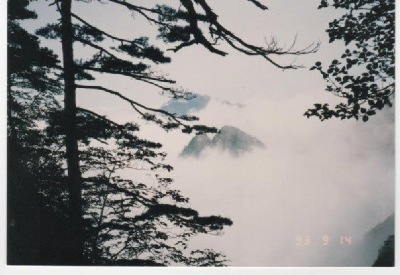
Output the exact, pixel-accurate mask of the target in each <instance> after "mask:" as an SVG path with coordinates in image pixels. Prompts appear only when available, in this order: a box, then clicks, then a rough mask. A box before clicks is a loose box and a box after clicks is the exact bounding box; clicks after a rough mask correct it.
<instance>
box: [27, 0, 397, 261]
mask: <svg viewBox="0 0 400 275" xmlns="http://www.w3.org/2000/svg"><path fill="white" fill-rule="evenodd" d="M41 2H43V1H41ZM102 2H104V3H106V2H107V1H105V0H104V1H102ZM136 2H137V3H139V4H143V5H149V6H152V4H153V3H162V1H143V0H142V1H136ZM164 2H168V3H169V2H173V3H176V1H164ZM263 2H265V3H266V5H267V6H268V7H269V10H268V11H261V10H258V9H257V8H256V7H255V6H253V5H252V4H250V3H249V2H248V1H245V0H230V1H221V0H220V1H209V3H210V5H211V6H212V7H213V8H214V9H215V11H216V13H217V14H219V15H220V20H221V22H222V23H224V24H225V25H226V26H228V27H229V28H230V29H232V30H234V32H235V33H236V34H237V35H239V36H242V37H243V38H244V39H246V40H248V41H251V42H253V43H258V44H262V43H264V40H265V38H267V39H268V38H270V37H272V36H276V37H277V38H278V39H279V40H280V41H281V43H283V44H286V45H290V44H291V42H292V41H293V38H294V37H295V36H296V35H297V47H298V48H301V47H304V46H306V45H308V44H309V43H312V42H317V41H320V42H321V47H320V50H319V51H318V52H317V53H316V54H312V55H309V56H301V57H298V58H297V60H296V63H297V64H303V65H304V66H305V68H304V69H299V70H287V71H282V70H279V69H277V68H276V67H274V66H272V65H271V64H269V63H267V62H265V60H263V59H261V58H256V57H249V56H245V55H242V54H240V53H236V52H234V51H233V50H229V49H228V48H226V49H227V50H228V51H229V55H228V56H227V57H220V56H216V55H213V54H211V53H209V52H208V51H207V50H205V49H204V48H203V47H201V46H194V47H191V48H186V49H184V50H182V51H180V52H178V53H176V54H173V53H170V54H169V55H170V56H171V57H172V63H171V64H168V65H162V66H159V67H156V69H157V70H159V71H160V72H162V73H167V74H169V75H170V77H171V78H173V79H175V80H177V82H178V83H179V84H180V85H181V86H182V87H184V88H187V89H188V90H190V91H193V92H195V93H198V94H201V95H204V96H209V97H210V101H209V103H208V104H207V105H206V107H205V108H204V109H202V110H201V111H199V112H196V113H194V114H196V115H198V116H200V118H201V122H202V123H205V124H208V125H212V126H217V127H221V126H223V125H232V126H235V127H238V128H240V129H242V130H243V131H245V132H247V133H249V134H251V135H253V136H255V137H257V138H258V139H260V140H261V141H262V142H263V143H264V144H266V145H267V148H266V149H265V150H260V151H256V152H253V153H249V154H247V155H245V156H243V157H240V158H232V157H231V156H229V155H225V154H221V153H219V152H213V151H209V152H206V155H205V156H203V157H202V158H200V159H189V160H188V159H181V158H180V157H178V155H179V153H180V151H181V150H182V149H183V147H184V145H186V144H187V143H188V141H189V140H190V138H192V136H188V135H183V134H182V133H180V132H179V131H177V132H173V133H168V134H166V133H164V132H163V131H162V130H161V129H158V128H157V127H156V126H153V125H144V126H143V128H142V134H143V136H144V137H147V138H149V139H153V140H154V141H159V142H161V143H163V144H164V147H165V148H164V149H165V151H166V152H168V153H169V157H168V158H167V161H168V162H169V163H171V164H172V165H173V166H174V167H175V171H174V172H173V176H174V178H175V181H176V182H175V187H176V188H177V189H180V190H182V193H183V194H184V195H187V196H188V197H189V198H190V199H191V206H192V207H193V208H195V209H198V210H199V211H200V213H201V214H203V215H208V214H221V215H223V216H227V217H229V218H231V219H232V220H233V226H232V227H231V228H227V229H226V230H225V233H224V234H223V235H222V236H218V237H210V236H204V237H199V238H197V239H195V240H194V241H193V246H194V247H196V246H201V247H210V248H214V249H217V250H221V251H223V252H224V253H225V254H226V255H227V257H228V258H229V259H230V260H231V263H230V264H231V265H233V266H298V265H320V264H322V263H326V259H323V258H322V257H326V255H328V254H324V253H320V251H319V249H318V248H317V244H316V243H315V242H316V240H317V239H318V241H319V240H320V238H321V237H322V236H323V235H329V236H332V238H338V237H340V236H351V237H353V238H354V240H357V239H358V238H359V237H361V236H362V234H364V233H365V232H366V231H367V230H369V229H370V228H371V227H372V226H374V225H375V224H377V223H378V222H381V221H383V220H384V219H385V218H386V217H387V216H389V215H390V214H392V213H393V211H394V139H393V138H394V110H386V111H384V112H381V113H379V114H378V115H377V116H375V117H371V119H370V121H369V122H368V123H363V122H356V121H326V122H320V121H318V120H317V119H315V118H313V119H306V118H305V117H304V116H303V113H304V112H305V111H306V110H307V108H309V107H311V106H312V104H314V103H321V102H331V103H334V102H337V100H338V99H337V98H335V97H333V96H331V95H330V94H328V93H326V92H324V86H325V83H324V81H323V80H322V79H321V77H320V75H319V73H317V72H315V71H309V69H308V68H309V67H310V66H311V65H313V64H314V63H315V62H316V61H318V60H320V61H323V63H324V61H325V64H326V63H327V62H329V61H330V60H332V59H333V58H335V57H340V55H341V54H342V52H343V49H344V48H343V44H341V43H334V44H329V43H328V41H327V34H326V33H325V31H324V30H325V29H326V28H327V26H328V22H329V21H331V20H332V19H333V18H334V17H335V16H337V15H338V13H337V12H334V11H333V10H332V9H323V10H317V7H318V5H319V2H320V1H319V0H304V1H299V0H275V1H273V0H270V1H263ZM48 3H49V2H45V3H44V4H43V3H38V4H37V7H38V8H39V10H38V12H39V20H36V21H31V22H29V24H28V25H29V28H32V29H33V28H36V27H38V26H43V24H44V22H46V21H48V20H55V19H56V18H57V17H56V14H55V13H53V12H50V11H49V9H50V10H52V9H51V8H48V7H47V4H48ZM174 5H175V6H177V4H174ZM113 7H114V5H113V4H104V5H94V6H93V5H92V4H90V5H87V4H85V3H80V4H75V6H74V10H75V12H76V13H77V14H78V15H80V16H82V17H83V18H85V19H86V20H87V21H89V22H93V23H96V24H97V25H98V26H99V27H101V28H103V29H105V30H108V31H110V32H113V33H116V34H117V35H119V36H125V37H127V38H129V37H137V36H139V35H154V34H155V33H156V32H155V29H154V26H153V27H151V26H149V24H148V23H147V22H146V21H144V20H142V18H140V17H139V15H135V16H131V14H130V13H129V12H126V11H125V10H124V9H115V8H113ZM28 25H27V26H28ZM152 41H155V40H152ZM46 43H47V45H50V46H52V47H53V46H54V47H56V46H58V44H57V43H55V42H50V43H48V42H46ZM158 43H160V42H158ZM77 50H78V52H79V51H81V50H82V49H80V48H79V47H78V48H77ZM81 52H82V54H85V53H86V49H84V50H82V51H81ZM285 61H286V62H289V63H290V62H292V61H293V60H292V59H288V60H285ZM99 82H100V83H102V84H104V86H106V87H109V88H114V89H117V90H120V91H122V92H123V93H124V94H125V95H128V96H130V97H131V98H132V99H134V100H138V101H140V102H143V103H145V104H147V105H148V106H150V107H161V106H162V105H163V104H165V103H166V102H167V101H168V100H169V98H167V97H162V96H160V95H159V91H157V89H154V88H151V87H148V86H147V85H144V84H141V83H138V82H135V81H131V80H127V79H125V78H122V77H119V78H111V77H102V78H101V79H99ZM93 98H95V99H96V100H93ZM225 100H226V101H229V102H231V103H234V104H237V103H239V104H241V106H244V107H242V108H238V107H236V106H230V105H227V104H223V103H222V102H223V101H225ZM78 105H79V106H82V107H85V108H90V109H92V110H94V111H96V112H98V113H101V114H105V115H107V116H109V117H111V118H113V119H116V120H119V121H136V122H139V121H140V120H138V117H139V116H138V114H136V113H135V112H134V111H133V110H131V108H129V105H128V104H125V103H124V102H120V101H119V100H118V99H115V98H113V97H111V96H109V95H102V94H100V93H98V92H96V91H90V90H85V91H79V92H78ZM297 235H302V236H304V235H309V236H310V237H311V241H312V242H313V245H310V247H309V248H307V249H304V248H299V247H296V246H295V237H296V236H297Z"/></svg>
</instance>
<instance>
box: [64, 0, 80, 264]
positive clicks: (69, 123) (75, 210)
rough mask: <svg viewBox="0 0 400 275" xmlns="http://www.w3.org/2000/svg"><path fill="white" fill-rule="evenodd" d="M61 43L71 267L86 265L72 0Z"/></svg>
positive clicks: (66, 8) (66, 4) (67, 6)
mask: <svg viewBox="0 0 400 275" xmlns="http://www.w3.org/2000/svg"><path fill="white" fill-rule="evenodd" d="M61 24H62V27H61V32H62V34H61V36H62V37H61V39H62V51H63V65H64V85H65V87H64V104H65V105H64V126H65V145H66V153H67V155H66V157H67V166H68V168H67V170H68V190H69V227H70V228H69V229H70V234H71V235H70V243H71V247H70V249H68V250H69V251H66V252H67V253H69V254H70V257H69V259H70V263H69V264H73V265H80V264H83V263H84V261H83V223H82V221H83V220H82V195H81V190H82V186H81V185H82V181H81V173H80V169H79V152H78V140H77V122H76V120H77V119H76V87H75V68H74V57H73V28H72V22H71V0H63V1H62V2H61Z"/></svg>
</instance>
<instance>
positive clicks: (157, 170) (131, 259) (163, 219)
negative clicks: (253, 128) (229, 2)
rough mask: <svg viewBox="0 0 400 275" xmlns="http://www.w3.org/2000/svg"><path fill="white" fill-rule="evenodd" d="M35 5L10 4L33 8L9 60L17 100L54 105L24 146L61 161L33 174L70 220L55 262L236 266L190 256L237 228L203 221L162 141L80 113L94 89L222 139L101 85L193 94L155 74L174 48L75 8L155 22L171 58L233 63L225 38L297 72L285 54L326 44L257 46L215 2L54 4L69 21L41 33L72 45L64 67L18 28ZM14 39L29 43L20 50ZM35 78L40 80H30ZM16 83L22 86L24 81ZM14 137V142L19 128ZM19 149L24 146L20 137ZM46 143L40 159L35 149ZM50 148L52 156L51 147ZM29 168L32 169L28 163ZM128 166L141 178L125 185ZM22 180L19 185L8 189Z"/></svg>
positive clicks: (90, 0) (205, 254)
mask: <svg viewBox="0 0 400 275" xmlns="http://www.w3.org/2000/svg"><path fill="white" fill-rule="evenodd" d="M248 1H249V2H251V3H252V4H254V7H255V8H259V9H262V10H266V9H267V7H266V6H264V5H263V4H262V3H261V2H259V1H257V0H248ZM29 2H30V1H29V0H9V7H11V8H15V9H16V10H18V8H20V7H24V8H21V9H20V10H18V14H19V16H20V17H13V16H14V15H10V14H9V37H10V38H9V55H10V60H11V61H12V64H16V65H17V66H19V67H18V68H16V69H15V71H16V72H15V73H14V71H13V70H14V69H13V68H12V70H10V73H9V78H10V79H11V80H12V81H9V86H10V88H9V94H10V95H14V92H13V91H14V90H16V89H17V88H18V89H19V90H20V91H21V93H26V94H28V97H27V98H28V99H29V104H28V105H30V104H31V103H32V102H34V101H35V100H36V97H35V98H34V99H33V98H31V97H32V95H33V94H38V98H43V101H41V102H42V103H43V107H42V108H41V109H36V110H40V111H39V112H37V113H35V114H32V117H33V118H32V119H33V120H37V121H41V122H42V126H40V127H39V126H38V123H33V120H32V121H29V123H28V124H29V127H34V128H35V131H36V132H37V133H39V135H40V138H41V140H40V141H38V140H34V139H33V138H32V136H27V137H28V138H29V140H30V141H32V144H26V146H24V148H25V149H26V150H28V151H30V154H33V153H34V154H36V156H40V159H42V158H43V159H44V163H46V165H47V164H51V167H49V168H48V170H44V168H47V166H46V165H45V164H44V163H40V165H39V166H38V167H35V171H34V172H33V171H31V172H30V174H29V177H32V175H33V174H35V175H36V176H39V177H41V176H45V177H50V176H52V177H51V179H46V181H45V182H46V183H47V184H46V185H43V186H42V187H41V189H38V190H36V191H35V192H36V193H38V194H42V195H43V196H45V197H46V198H48V199H49V202H48V203H47V205H48V206H49V207H50V209H52V212H51V213H55V215H57V214H58V213H60V214H59V217H62V218H60V221H59V224H61V227H62V230H59V233H60V234H59V236H58V239H62V240H65V241H64V243H63V244H61V245H60V247H59V251H54V252H53V253H54V255H63V257H60V258H58V260H56V263H57V264H68V265H173V264H179V265H198V266H208V265H213V266H223V265H226V263H227V261H226V259H225V256H224V255H223V254H221V253H219V252H215V251H213V250H210V249H205V250H195V251H189V249H188V242H189V240H190V238H191V237H193V236H194V235H197V234H219V233H220V232H221V230H222V229H223V228H224V227H225V226H230V225H232V221H231V220H230V219H228V218H225V217H221V216H214V215H213V216H201V215H200V214H199V213H198V212H197V211H196V210H194V209H192V208H190V207H189V206H188V198H186V197H184V196H183V195H181V194H180V192H179V191H178V190H175V189H173V187H172V182H173V180H172V179H171V178H170V177H168V172H169V171H171V170H172V169H173V167H172V166H171V165H169V164H167V163H165V157H166V153H165V152H163V151H162V150H161V149H162V145H161V144H160V143H159V142H158V141H151V140H147V139H143V138H139V137H138V131H140V128H139V124H138V123H135V122H129V123H125V124H120V123H118V122H115V121H112V120H111V119H109V118H106V117H105V116H104V115H102V114H98V113H95V112H94V111H92V110H88V109H85V108H82V107H80V106H79V102H77V101H76V93H77V92H81V91H84V90H95V91H97V92H101V93H106V94H108V95H112V96H115V97H117V98H119V99H120V100H121V102H125V103H127V104H129V105H130V106H131V107H132V109H133V110H134V111H135V112H137V114H139V116H140V117H141V118H142V119H143V120H144V121H149V122H152V123H155V124H157V125H159V126H160V127H161V128H163V129H165V130H166V131H169V130H172V129H180V130H181V131H182V132H183V133H196V134H202V133H207V132H214V133H215V132H217V129H216V128H213V127H209V126H206V125H201V124H196V121H197V120H198V118H197V117H194V116H187V115H176V114H173V113H169V112H167V111H165V110H162V109H158V108H154V107H152V106H146V105H144V104H142V103H141V102H139V101H138V100H137V99H133V98H132V97H128V96H126V95H125V94H124V93H122V92H120V91H117V90H115V89H113V87H105V86H100V85H98V84H97V83H96V79H98V78H101V76H102V75H118V76H123V77H126V78H128V79H133V80H136V81H138V82H142V83H145V84H147V85H150V86H153V87H156V88H157V89H159V90H160V91H161V93H162V94H164V95H166V96H170V97H172V98H184V99H185V98H186V99H188V98H192V97H193V96H194V95H193V94H191V93H188V92H186V91H185V90H183V89H181V88H179V87H178V86H176V83H175V81H174V80H172V79H169V78H167V77H165V76H164V75H161V74H159V73H156V72H155V71H154V70H153V69H152V68H153V66H155V65H157V64H163V63H169V62H171V58H170V57H168V56H167V55H166V52H165V51H164V50H162V49H160V48H158V47H157V46H155V45H152V44H151V43H150V42H149V41H150V39H149V38H148V37H118V36H117V35H114V34H113V33H110V32H107V31H105V30H102V29H101V28H100V27H97V26H96V25H95V23H92V22H88V20H87V19H85V18H83V16H81V15H80V14H79V10H77V11H75V10H74V9H73V4H74V3H76V2H84V3H85V4H87V8H88V9H91V8H93V7H94V6H95V5H96V4H98V3H100V2H101V4H108V5H118V6H121V7H124V8H126V9H127V10H129V11H131V12H132V13H133V14H134V15H137V16H141V17H143V18H145V19H146V20H147V21H148V22H149V23H151V24H153V25H156V26H157V28H158V38H159V39H161V40H162V41H164V42H165V43H167V44H171V45H172V48H171V51H172V52H177V51H180V50H183V49H184V48H186V47H189V46H195V45H201V46H202V47H204V48H205V49H206V50H207V51H209V52H211V53H213V54H217V55H221V56H224V55H226V54H227V52H226V51H224V50H222V49H221V47H220V43H221V42H224V43H226V44H227V45H229V46H230V47H231V48H233V49H234V50H237V51H239V52H241V53H243V54H246V55H249V56H259V57H261V58H263V59H265V60H266V61H267V62H269V63H270V64H272V65H274V66H275V67H277V68H280V69H295V68H298V67H297V66H296V65H294V64H283V63H281V62H280V61H279V57H280V56H282V55H303V54H308V53H312V52H315V51H316V50H317V48H318V44H311V45H309V46H307V47H306V48H304V49H301V50H295V49H294V48H293V46H291V47H289V48H283V47H281V46H279V44H278V43H277V41H276V40H273V41H270V43H267V44H266V45H265V46H256V45H253V44H251V43H248V42H246V41H244V40H243V39H242V38H240V37H238V36H237V35H235V34H234V33H233V32H232V31H230V30H228V29H227V28H226V27H224V26H223V25H222V24H221V23H220V22H219V20H218V15H217V14H215V13H214V11H213V10H212V8H211V7H210V6H209V5H208V3H207V1H205V0H180V1H176V2H175V6H177V7H179V8H174V7H173V6H174V5H171V6H169V5H165V4H160V5H155V6H154V7H144V6H138V5H136V4H135V1H128V0H107V1H103V0H102V1H100V0H55V1H51V2H48V3H49V9H50V8H56V9H57V11H58V12H59V15H60V19H59V21H58V22H57V23H55V24H48V25H46V26H44V27H42V28H40V29H38V30H37V31H36V35H37V36H40V37H42V38H45V39H55V40H58V41H60V42H61V45H62V49H61V50H62V56H61V58H60V60H61V61H62V62H59V60H58V57H57V56H55V55H54V54H53V53H52V52H51V51H50V50H48V49H46V48H40V47H39V44H38V43H39V42H38V41H39V40H38V38H37V37H36V36H34V35H31V34H28V33H27V32H26V31H24V30H23V29H21V28H20V27H19V25H18V23H17V21H16V20H19V19H24V18H32V17H33V16H35V15H34V13H33V12H32V11H30V10H28V9H26V8H25V7H26V6H27V5H28V4H29ZM92 5H93V7H92ZM10 10H13V9H10ZM113 16H114V15H113ZM111 17H112V16H110V18H111ZM17 32H20V33H19V34H18V33H17ZM14 34H15V35H14ZM14 38H15V39H23V41H20V42H18V43H20V44H19V45H17V44H16V42H14ZM78 44H79V45H84V46H86V48H90V49H91V56H90V57H87V56H86V57H81V56H79V51H78V50H76V46H77V45H78ZM32 46H34V49H35V53H37V54H38V55H39V56H38V59H37V60H36V59H35V58H33V57H32V56H31V55H32V53H31V51H28V50H27V49H28V48H31V47H32ZM275 58H278V60H276V59H275ZM10 64H11V63H10ZM10 66H14V65H10ZM33 66H34V69H33ZM31 74H32V75H31ZM35 74H39V75H35ZM26 75H28V76H29V79H28V80H29V81H25V80H26V78H28V77H26ZM17 79H21V80H22V82H20V83H17V82H16V80H17ZM23 82H24V83H25V82H26V84H24V83H23ZM61 97H62V100H61ZM11 98H12V97H10V99H9V110H10V111H11V112H15V113H18V116H20V115H22V113H23V112H22V111H20V110H19V109H18V108H25V107H24V105H23V104H22V105H21V104H19V105H18V106H16V107H15V108H14V107H13V106H14V105H15V104H14V103H13V102H14V101H15V100H14V99H11ZM13 98H15V96H13ZM59 102H61V104H59ZM30 106H32V105H30ZM14 117H15V116H14V115H13V114H9V127H10V128H12V125H14V122H13V121H14V120H13V119H14ZM17 124H18V123H17ZM43 125H44V126H43ZM29 127H28V126H26V127H25V128H24V129H21V134H23V135H27V131H28V128H29ZM9 140H13V138H12V129H11V130H10V133H9ZM17 143H19V144H21V141H17ZM37 147H39V148H40V150H41V151H40V152H39V151H35V148H37ZM9 148H10V149H11V152H17V149H15V148H14V147H12V146H10V147H9ZM45 149H46V150H47V151H43V150H45ZM9 158H10V156H9ZM23 165H25V166H26V167H29V168H30V167H31V166H30V164H28V163H24V164H23ZM9 169H10V170H12V172H16V168H15V167H10V166H9ZM127 170H129V171H130V175H131V176H130V177H126V174H127V173H126V171H127ZM42 174H43V175H42ZM17 181H18V179H16V178H13V177H10V178H9V186H10V185H14V184H15V183H16V182H17ZM10 192H11V193H13V194H11V195H9V200H10V204H9V208H12V206H13V203H15V201H16V198H14V197H13V196H14V195H15V191H10ZM40 200H42V199H40ZM56 239H57V238H56ZM16 262H17V263H18V260H16ZM34 263H36V264H51V263H54V261H53V262H50V261H49V260H48V259H47V260H46V259H44V258H42V259H41V260H37V261H36V262H34Z"/></svg>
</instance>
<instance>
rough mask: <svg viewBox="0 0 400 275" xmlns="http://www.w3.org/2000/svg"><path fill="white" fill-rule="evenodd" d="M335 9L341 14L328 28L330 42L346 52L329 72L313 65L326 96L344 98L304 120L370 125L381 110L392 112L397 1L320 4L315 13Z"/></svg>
mask: <svg viewBox="0 0 400 275" xmlns="http://www.w3.org/2000/svg"><path fill="white" fill-rule="evenodd" d="M327 7H333V8H335V9H341V10H344V11H345V14H344V15H343V16H342V17H340V18H338V19H335V20H333V21H332V22H330V23H329V28H328V29H327V32H328V34H329V41H330V42H334V41H337V40H339V41H343V42H344V43H345V45H346V47H347V48H346V50H345V52H344V53H343V55H342V56H341V57H340V58H338V59H334V60H333V61H332V62H331V64H330V65H329V66H328V67H324V66H323V65H322V63H321V62H317V63H316V64H315V66H313V67H312V68H311V70H317V71H319V72H320V73H321V75H322V77H323V78H324V79H325V80H326V82H327V86H326V91H327V92H329V93H331V94H333V95H336V96H338V97H341V98H343V101H342V102H341V103H339V104H337V105H336V106H334V107H333V108H331V107H330V106H329V105H328V104H315V105H314V108H312V109H309V110H308V111H307V112H306V113H305V115H306V116H307V117H310V116H316V117H318V118H319V119H321V120H325V119H330V118H332V117H336V118H341V119H351V118H354V119H357V120H358V119H359V118H361V119H362V120H363V121H364V122H366V121H368V118H369V116H372V115H375V114H376V113H377V111H379V110H382V109H383V108H384V107H385V106H389V107H392V105H393V101H394V93H395V80H394V79H395V57H394V53H395V47H394V45H395V43H394V42H395V23H394V20H395V1H394V0H322V1H321V4H320V6H319V8H327Z"/></svg>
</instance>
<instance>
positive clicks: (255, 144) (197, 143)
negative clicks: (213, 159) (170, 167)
mask: <svg viewBox="0 0 400 275" xmlns="http://www.w3.org/2000/svg"><path fill="white" fill-rule="evenodd" d="M264 147H265V145H264V144H263V143H262V142H261V141H260V140H258V139H257V138H255V137H253V136H251V135H249V134H247V133H245V132H244V131H242V130H240V129H239V128H236V127H233V126H228V125H225V126H223V127H222V128H221V129H220V130H219V132H218V133H217V134H216V135H215V136H214V137H213V138H212V139H210V138H209V137H208V136H207V135H205V134H203V135H198V136H195V137H194V138H193V139H192V140H191V141H190V142H189V144H188V145H187V146H186V147H185V148H184V149H183V151H182V153H181V156H195V157H198V156H200V154H201V152H202V151H203V150H204V149H206V148H216V149H219V150H221V151H228V152H229V153H231V154H232V155H234V156H238V155H240V154H242V153H245V152H249V151H251V150H253V148H264Z"/></svg>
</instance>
